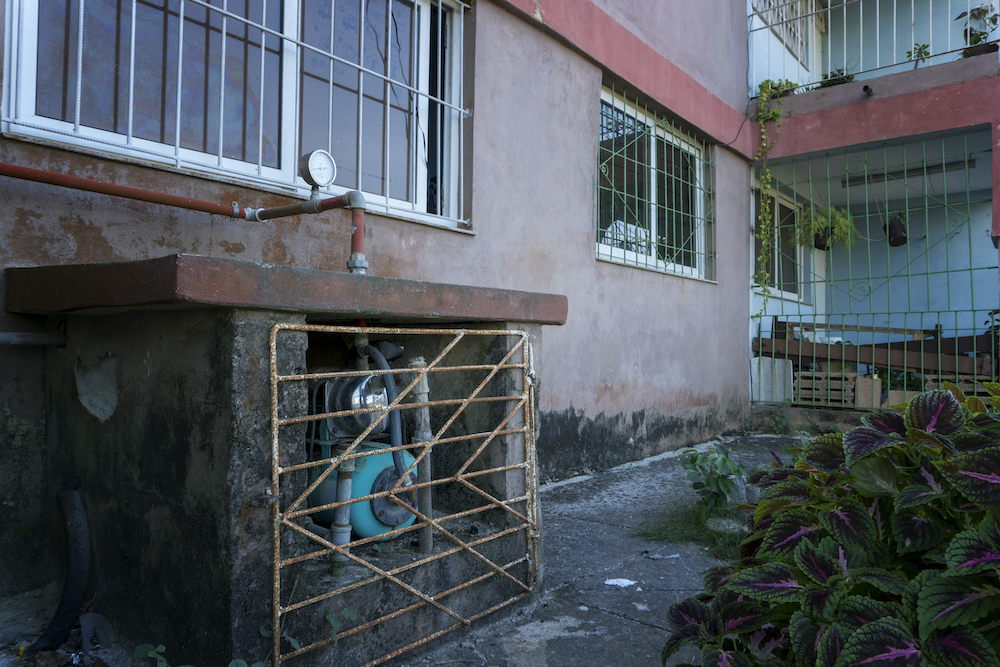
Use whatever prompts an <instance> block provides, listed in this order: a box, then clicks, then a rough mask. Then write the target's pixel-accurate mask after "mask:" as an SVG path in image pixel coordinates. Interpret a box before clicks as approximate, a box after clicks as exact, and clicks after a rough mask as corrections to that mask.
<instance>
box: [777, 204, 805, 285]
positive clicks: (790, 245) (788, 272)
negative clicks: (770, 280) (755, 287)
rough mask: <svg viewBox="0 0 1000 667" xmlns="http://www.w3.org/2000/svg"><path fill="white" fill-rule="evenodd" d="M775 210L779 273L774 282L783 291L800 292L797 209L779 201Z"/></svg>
mask: <svg viewBox="0 0 1000 667" xmlns="http://www.w3.org/2000/svg"><path fill="white" fill-rule="evenodd" d="M775 212H776V214H777V216H778V233H777V235H776V237H777V238H776V242H777V243H776V245H775V248H774V254H775V257H777V258H778V262H777V265H778V275H777V276H775V278H774V280H775V283H774V284H775V286H776V287H777V288H778V289H780V290H781V291H783V292H789V293H791V294H798V292H799V276H798V271H799V263H798V259H797V258H798V254H799V245H798V241H797V240H796V238H795V210H794V209H792V208H789V207H788V206H786V205H785V204H784V203H781V202H780V201H779V202H778V204H777V206H776V207H775Z"/></svg>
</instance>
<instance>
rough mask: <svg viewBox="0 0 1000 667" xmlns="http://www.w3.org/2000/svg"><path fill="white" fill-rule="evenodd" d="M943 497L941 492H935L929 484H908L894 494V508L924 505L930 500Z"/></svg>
mask: <svg viewBox="0 0 1000 667" xmlns="http://www.w3.org/2000/svg"><path fill="white" fill-rule="evenodd" d="M943 497H944V496H943V495H942V494H940V493H935V492H934V490H933V489H932V488H931V487H929V486H924V485H923V484H910V485H909V486H908V487H906V488H905V489H903V490H902V491H900V492H899V495H898V496H896V509H897V510H901V509H906V508H908V507H916V506H918V505H926V504H927V503H929V502H931V501H932V500H937V499H939V498H943Z"/></svg>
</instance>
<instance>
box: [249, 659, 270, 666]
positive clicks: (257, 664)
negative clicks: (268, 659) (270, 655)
mask: <svg viewBox="0 0 1000 667" xmlns="http://www.w3.org/2000/svg"><path fill="white" fill-rule="evenodd" d="M266 664H267V663H265V662H264V661H263V660H258V661H257V662H255V663H253V664H252V665H250V667H266Z"/></svg>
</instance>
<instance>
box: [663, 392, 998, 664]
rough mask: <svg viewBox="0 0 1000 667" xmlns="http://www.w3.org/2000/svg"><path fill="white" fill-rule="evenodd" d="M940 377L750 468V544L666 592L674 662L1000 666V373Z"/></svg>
mask: <svg viewBox="0 0 1000 667" xmlns="http://www.w3.org/2000/svg"><path fill="white" fill-rule="evenodd" d="M945 386H946V387H947V389H948V390H947V391H944V390H940V391H930V392H924V393H922V394H920V395H918V396H916V397H915V398H913V400H911V401H910V403H909V404H908V405H907V406H906V409H905V410H904V411H903V412H902V413H901V414H900V413H887V414H879V415H875V414H873V415H868V416H866V417H865V418H864V419H863V421H864V425H863V426H860V427H858V428H856V429H854V430H852V431H850V432H848V433H846V434H844V435H843V436H841V435H839V434H825V435H822V436H820V437H819V438H816V440H814V441H813V442H811V443H809V444H808V445H806V446H805V447H803V448H802V450H801V451H800V458H799V460H798V461H796V462H795V463H794V464H792V465H790V466H784V467H783V466H780V465H779V464H775V465H774V466H773V467H772V468H771V469H770V470H767V471H764V472H761V473H757V474H756V475H754V476H753V477H751V479H750V482H751V483H753V484H755V485H756V486H758V487H760V489H761V495H760V498H759V500H758V501H757V503H756V504H754V505H746V506H743V507H742V509H745V510H746V511H747V512H748V513H750V512H752V514H753V517H752V521H751V525H752V527H753V530H752V532H751V533H750V535H749V536H747V538H746V539H745V540H744V541H743V543H742V544H741V546H740V560H739V562H738V563H737V564H736V565H732V566H722V567H716V568H712V569H711V570H709V571H708V572H706V574H705V593H704V594H702V595H700V596H698V597H697V598H690V599H688V600H685V601H683V602H679V603H677V604H675V605H673V606H672V607H671V608H670V611H669V612H668V614H667V623H668V625H669V626H670V628H671V630H672V634H671V635H670V637H669V638H668V640H667V643H666V646H664V648H663V656H662V657H663V662H664V664H665V663H666V661H667V659H668V658H669V657H670V656H672V655H673V654H674V653H675V652H676V651H677V650H678V649H679V648H680V647H682V646H696V647H698V648H700V649H701V651H702V665H739V666H740V667H755V666H770V665H774V666H775V667H782V666H788V667H791V666H796V667H797V666H800V665H802V666H805V665H808V666H810V667H812V666H813V665H815V666H816V667H855V666H857V667H860V666H862V665H864V666H871V667H903V666H907V665H913V666H914V667H917V666H920V667H923V666H928V667H973V666H976V667H1000V658H998V654H1000V384H998V383H987V384H985V385H984V386H985V387H987V389H988V391H989V394H990V395H989V396H988V397H983V398H981V397H974V396H973V397H966V396H965V395H964V394H963V393H962V392H961V391H960V390H959V389H958V388H957V387H955V386H954V385H949V384H947V383H945Z"/></svg>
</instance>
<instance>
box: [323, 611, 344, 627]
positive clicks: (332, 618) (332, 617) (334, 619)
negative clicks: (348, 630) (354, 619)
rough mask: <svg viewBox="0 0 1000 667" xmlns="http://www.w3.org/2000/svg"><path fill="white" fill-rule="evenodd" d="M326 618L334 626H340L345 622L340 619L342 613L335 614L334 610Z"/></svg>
mask: <svg viewBox="0 0 1000 667" xmlns="http://www.w3.org/2000/svg"><path fill="white" fill-rule="evenodd" d="M326 620H327V621H328V622H329V623H330V625H332V626H333V627H334V628H339V627H340V626H341V625H343V624H344V622H343V621H342V620H340V614H334V613H333V612H330V613H329V614H327V615H326Z"/></svg>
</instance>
